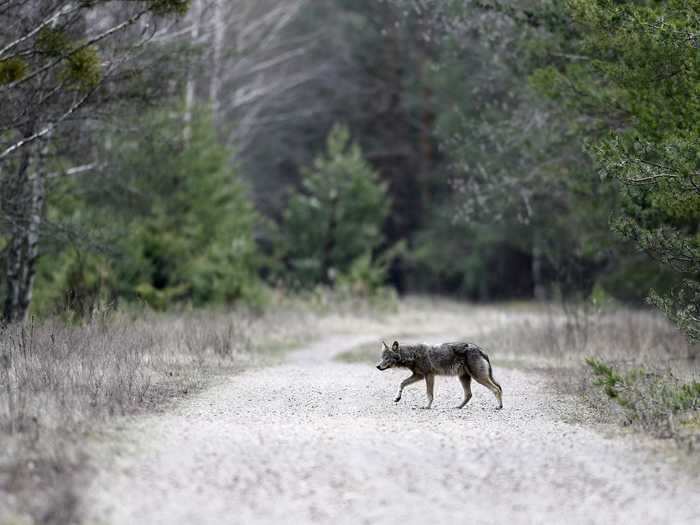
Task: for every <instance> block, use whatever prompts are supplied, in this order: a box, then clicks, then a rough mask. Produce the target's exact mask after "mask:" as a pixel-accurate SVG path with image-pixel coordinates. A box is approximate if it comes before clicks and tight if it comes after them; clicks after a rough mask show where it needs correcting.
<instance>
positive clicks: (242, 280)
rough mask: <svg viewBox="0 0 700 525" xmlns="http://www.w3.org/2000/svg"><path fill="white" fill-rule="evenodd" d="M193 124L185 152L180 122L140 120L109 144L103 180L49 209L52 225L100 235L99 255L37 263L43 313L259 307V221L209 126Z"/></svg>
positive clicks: (161, 115)
mask: <svg viewBox="0 0 700 525" xmlns="http://www.w3.org/2000/svg"><path fill="white" fill-rule="evenodd" d="M198 114H199V115H200V116H199V117H197V118H196V119H195V121H194V122H193V123H192V133H191V138H190V140H189V141H187V142H185V141H184V139H183V138H182V122H181V120H180V117H179V114H177V113H176V114H173V113H172V112H167V111H156V112H151V113H149V114H147V115H145V116H144V118H143V120H142V121H140V122H139V124H140V127H139V128H138V129H139V134H138V136H134V135H126V136H116V137H112V141H113V142H112V145H111V148H110V149H109V150H108V151H106V152H105V154H106V155H107V157H106V158H107V159H108V160H109V164H108V165H109V166H110V168H109V170H110V175H109V176H108V177H106V178H104V179H102V180H99V181H96V182H95V185H94V186H88V188H83V192H82V193H83V194H85V196H84V197H81V198H77V199H70V198H69V197H63V198H62V199H60V200H58V201H57V202H52V203H50V215H51V216H52V217H51V219H52V220H54V221H57V222H69V223H72V226H71V229H76V230H77V229H82V230H83V231H88V232H91V235H90V236H92V237H97V236H98V235H99V237H97V238H96V239H95V240H93V246H97V247H99V248H100V252H101V253H93V254H90V255H81V256H80V257H79V259H80V260H79V261H77V260H76V257H75V256H73V255H70V253H68V254H66V253H64V252H62V251H61V252H59V256H58V257H52V258H51V261H49V260H46V261H45V262H42V268H41V270H42V271H41V278H40V280H39V283H38V288H39V290H38V294H39V295H43V296H44V297H45V300H41V301H40V302H39V303H40V305H41V306H42V307H43V308H45V309H46V310H48V311H52V309H55V308H56V306H60V305H61V304H65V305H66V306H67V307H68V308H73V309H75V310H79V312H78V313H79V314H80V313H86V311H87V313H89V309H90V307H94V304H95V303H98V304H99V303H101V302H107V301H108V302H114V301H118V300H126V301H142V302H144V303H146V304H147V305H149V306H150V307H152V308H154V309H158V310H163V309H166V308H169V307H172V306H173V305H176V304H182V303H185V304H192V305H194V306H202V305H211V304H230V303H233V302H236V301H241V300H242V301H249V302H250V301H253V302H257V301H259V300H260V298H261V288H260V284H259V280H258V277H257V268H258V264H259V260H258V255H257V248H256V246H255V242H254V239H253V228H254V227H255V224H256V220H257V215H256V213H255V211H254V209H253V207H252V205H251V203H250V200H249V198H248V195H247V192H246V189H245V187H244V186H243V184H242V183H241V181H240V179H239V178H238V175H237V173H236V171H235V170H234V169H232V168H231V166H230V153H229V151H228V150H227V149H226V148H224V147H223V146H222V145H221V144H220V143H219V141H218V139H217V137H216V134H215V131H214V129H213V127H212V125H211V120H210V119H209V117H208V116H207V115H206V112H204V111H200V112H199V113H198ZM131 124H134V122H132V123H131ZM63 190H64V191H62V192H61V193H62V194H63V195H66V196H70V195H71V188H70V187H66V188H64V189H63ZM83 251H85V248H84V247H80V249H79V250H77V253H81V252H83ZM79 263H80V264H79ZM65 297H75V298H74V299H72V300H71V301H65V300H64V299H63V298H65ZM90 297H94V300H92V299H90ZM76 301H83V302H87V303H89V304H91V305H93V306H90V307H87V308H83V307H82V306H81V307H79V308H74V306H73V304H72V303H75V302H76ZM51 303H53V305H55V306H54V307H53V308H51V307H50V305H51Z"/></svg>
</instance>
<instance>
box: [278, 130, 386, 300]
mask: <svg viewBox="0 0 700 525" xmlns="http://www.w3.org/2000/svg"><path fill="white" fill-rule="evenodd" d="M326 148H327V150H326V152H325V153H324V154H323V155H321V156H319V157H318V158H317V159H316V161H315V162H314V165H313V168H311V169H308V170H306V171H305V172H304V175H303V181H302V187H301V189H300V191H299V192H297V193H296V194H294V195H293V196H292V197H291V199H290V201H289V206H288V208H287V210H286V212H285V215H284V224H283V226H282V231H283V233H284V242H285V245H286V250H285V251H286V254H287V260H288V263H289V266H290V270H291V272H292V274H293V276H294V278H295V279H296V280H297V281H298V282H299V284H301V285H303V286H309V285H314V284H317V283H324V284H329V285H331V284H333V283H334V282H335V281H336V280H337V278H338V277H339V276H340V275H342V274H344V273H347V272H348V271H349V270H350V269H351V268H352V266H353V264H354V263H356V262H357V261H358V260H359V259H360V258H362V257H372V256H373V255H374V252H375V251H376V250H377V249H378V248H379V246H380V244H381V243H382V226H383V223H384V220H385V218H386V216H387V213H388V210H389V201H388V199H387V195H386V186H385V185H384V184H383V183H381V182H380V180H379V177H378V175H377V173H376V172H375V171H374V170H373V169H372V167H371V166H370V165H369V164H368V163H367V161H365V159H364V158H363V156H362V150H361V149H360V147H359V146H358V145H357V144H351V141H350V132H349V131H348V129H347V128H345V127H343V126H336V127H335V128H334V129H333V130H332V131H331V133H330V134H329V136H328V141H327V145H326Z"/></svg>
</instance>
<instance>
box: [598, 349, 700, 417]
mask: <svg viewBox="0 0 700 525" xmlns="http://www.w3.org/2000/svg"><path fill="white" fill-rule="evenodd" d="M586 364H587V365H588V366H589V367H590V368H591V370H592V372H593V377H594V381H593V384H594V385H596V386H598V387H601V388H602V389H603V391H604V392H605V394H606V395H607V396H608V397H609V398H610V399H612V400H614V401H615V402H616V403H617V404H619V405H620V406H621V407H623V408H624V409H625V411H626V415H627V417H628V419H629V421H630V422H636V423H640V424H642V425H643V426H646V427H653V428H656V427H658V426H659V425H661V426H664V425H666V424H667V422H668V417H669V415H673V414H683V413H685V412H693V411H697V410H700V383H698V382H697V381H691V382H689V383H683V382H681V381H679V380H678V379H676V378H675V377H674V376H673V375H672V374H670V373H666V374H659V373H654V372H649V371H646V370H643V369H640V368H633V369H631V370H629V371H627V372H626V373H624V374H622V373H620V372H618V371H617V370H615V369H614V368H613V367H612V366H610V365H608V364H606V363H604V362H602V361H599V360H597V359H594V358H588V359H586Z"/></svg>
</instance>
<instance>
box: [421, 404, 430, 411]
mask: <svg viewBox="0 0 700 525" xmlns="http://www.w3.org/2000/svg"><path fill="white" fill-rule="evenodd" d="M420 409H421V410H430V405H425V406H424V407H420Z"/></svg>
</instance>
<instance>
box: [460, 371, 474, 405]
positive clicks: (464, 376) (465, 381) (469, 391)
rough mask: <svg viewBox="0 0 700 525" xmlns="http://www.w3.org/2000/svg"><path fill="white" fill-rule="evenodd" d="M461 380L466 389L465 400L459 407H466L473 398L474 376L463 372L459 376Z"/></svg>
mask: <svg viewBox="0 0 700 525" xmlns="http://www.w3.org/2000/svg"><path fill="white" fill-rule="evenodd" d="M459 382H460V383H462V388H463V389H464V400H463V401H462V403H461V404H460V405H459V406H458V407H457V408H464V407H465V406H466V405H467V403H469V400H470V399H471V398H472V386H471V384H472V376H470V375H469V374H462V375H461V376H459Z"/></svg>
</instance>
